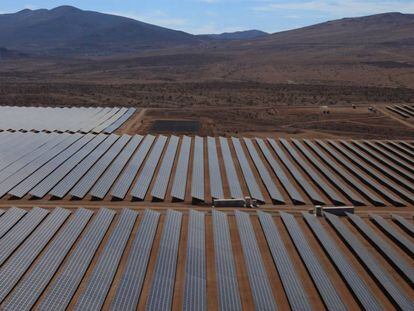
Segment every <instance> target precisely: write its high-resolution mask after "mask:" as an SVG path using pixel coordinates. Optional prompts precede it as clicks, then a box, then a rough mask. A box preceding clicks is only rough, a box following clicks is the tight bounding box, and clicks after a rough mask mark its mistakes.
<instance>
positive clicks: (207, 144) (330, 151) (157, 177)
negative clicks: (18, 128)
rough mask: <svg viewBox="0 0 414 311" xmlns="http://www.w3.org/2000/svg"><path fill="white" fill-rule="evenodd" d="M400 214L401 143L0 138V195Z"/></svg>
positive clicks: (409, 184)
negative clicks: (244, 201) (385, 209)
mask: <svg viewBox="0 0 414 311" xmlns="http://www.w3.org/2000/svg"><path fill="white" fill-rule="evenodd" d="M245 196H250V197H252V198H253V199H256V200H257V201H258V202H259V203H260V204H268V205H271V204H274V205H288V206H289V205H314V204H318V205H337V206H348V205H354V206H372V205H374V206H410V205H413V204H414V151H412V150H411V149H410V144H409V142H404V141H354V140H351V141H344V140H341V141H334V140H314V141H312V140H303V141H301V140H297V139H292V140H286V139H280V140H275V139H271V138H269V139H261V138H256V139H252V138H243V139H239V138H235V137H232V138H231V139H228V138H224V137H219V138H215V137H207V138H203V137H195V138H193V139H192V138H191V137H187V136H184V137H178V136H170V137H167V136H163V135H160V136H153V135H147V136H140V135H135V136H132V137H131V136H129V135H115V134H110V135H106V134H97V135H96V134H91V133H88V134H81V133H75V134H70V133H20V132H16V133H9V132H0V197H4V198H6V199H7V198H13V199H16V198H30V197H33V198H37V199H51V198H53V199H64V198H73V199H78V200H80V199H89V200H90V199H94V200H112V199H114V200H133V199H136V200H153V201H158V202H159V201H170V202H171V201H173V202H174V201H184V202H193V203H194V204H203V203H207V204H208V203H210V202H212V200H213V199H217V198H224V199H226V198H243V197H245Z"/></svg>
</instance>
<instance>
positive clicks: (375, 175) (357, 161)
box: [329, 141, 414, 204]
mask: <svg viewBox="0 0 414 311" xmlns="http://www.w3.org/2000/svg"><path fill="white" fill-rule="evenodd" d="M329 143H330V144H331V145H332V146H334V147H335V148H336V149H337V150H338V151H339V152H341V153H342V154H343V155H345V157H347V158H348V159H349V160H350V161H351V162H352V163H353V164H355V165H356V166H358V167H359V168H360V169H362V170H363V171H364V172H366V173H367V174H368V175H370V176H371V177H372V178H374V179H376V180H377V181H378V182H379V183H380V184H382V185H384V186H385V187H387V188H389V189H391V190H392V191H394V192H395V193H397V194H398V195H399V196H401V197H402V198H403V199H404V200H407V201H408V202H410V203H413V204H414V196H413V195H412V194H411V193H408V192H407V191H406V190H405V189H402V188H401V187H400V186H398V185H396V184H395V183H394V182H392V181H391V180H389V181H388V180H384V178H383V176H381V175H380V174H378V172H377V171H375V170H373V169H372V168H371V167H369V166H367V165H365V164H364V163H362V162H361V160H360V159H358V158H357V157H356V156H354V155H353V154H352V153H350V152H349V151H348V150H346V149H345V148H343V147H342V146H341V145H340V144H339V143H337V142H334V141H329ZM366 157H367V155H365V158H366Z"/></svg>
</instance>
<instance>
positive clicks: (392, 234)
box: [370, 214, 414, 257]
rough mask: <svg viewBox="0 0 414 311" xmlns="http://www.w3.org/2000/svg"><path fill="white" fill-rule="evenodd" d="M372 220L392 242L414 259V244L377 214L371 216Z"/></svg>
mask: <svg viewBox="0 0 414 311" xmlns="http://www.w3.org/2000/svg"><path fill="white" fill-rule="evenodd" d="M370 218H371V220H372V221H373V222H374V223H375V224H376V225H377V226H378V228H380V229H381V231H382V232H384V233H385V234H386V235H387V236H388V237H389V238H390V239H391V240H393V241H394V242H395V244H397V245H398V246H399V247H401V249H403V250H404V251H405V252H406V253H407V254H408V255H409V256H411V257H414V243H412V242H411V241H410V240H409V239H407V238H406V237H405V236H404V235H402V234H401V233H400V232H398V231H397V230H396V229H395V228H394V227H393V226H392V225H391V224H390V223H388V222H387V221H386V220H385V219H384V218H382V217H381V216H379V215H376V214H370Z"/></svg>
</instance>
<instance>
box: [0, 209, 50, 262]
mask: <svg viewBox="0 0 414 311" xmlns="http://www.w3.org/2000/svg"><path fill="white" fill-rule="evenodd" d="M48 213H49V212H48V211H47V210H45V209H42V208H38V207H35V208H33V209H31V210H30V211H29V212H28V213H27V214H25V217H23V218H22V219H20V221H19V222H17V224H16V223H15V225H14V226H13V227H12V228H11V229H10V230H9V231H8V232H7V233H6V234H5V235H4V236H3V237H2V238H1V239H0V247H1V253H0V266H1V265H2V264H3V263H4V262H6V260H7V259H8V258H9V257H10V256H11V255H12V254H13V252H14V251H15V250H16V249H17V248H18V247H19V246H20V245H21V244H22V243H23V242H24V241H25V240H26V238H27V237H28V236H29V235H30V234H31V233H32V232H33V230H35V229H36V227H37V226H38V225H39V224H40V222H42V221H43V219H44V218H45V217H46V216H47V214H48ZM10 220H13V221H14V220H15V219H10Z"/></svg>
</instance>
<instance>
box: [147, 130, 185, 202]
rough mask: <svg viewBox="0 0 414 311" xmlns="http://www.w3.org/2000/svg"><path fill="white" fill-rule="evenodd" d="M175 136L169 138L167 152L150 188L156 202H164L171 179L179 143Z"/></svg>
mask: <svg viewBox="0 0 414 311" xmlns="http://www.w3.org/2000/svg"><path fill="white" fill-rule="evenodd" d="M179 140H180V139H179V138H178V137H177V136H171V137H170V141H169V143H168V147H167V150H166V152H165V155H164V158H163V160H162V163H161V166H160V169H159V171H158V175H157V179H156V180H155V183H154V185H153V187H152V191H151V195H152V197H153V198H155V199H158V200H164V199H165V194H166V192H167V187H168V183H169V181H170V178H171V171H172V168H173V165H174V160H175V155H176V154H177V148H178V143H179Z"/></svg>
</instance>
